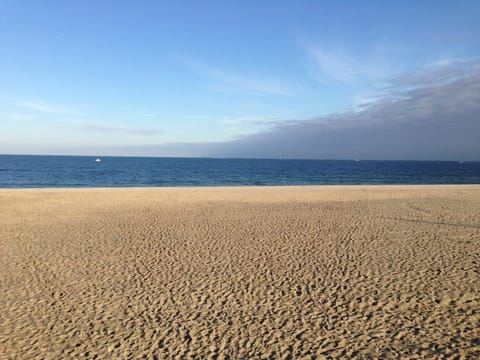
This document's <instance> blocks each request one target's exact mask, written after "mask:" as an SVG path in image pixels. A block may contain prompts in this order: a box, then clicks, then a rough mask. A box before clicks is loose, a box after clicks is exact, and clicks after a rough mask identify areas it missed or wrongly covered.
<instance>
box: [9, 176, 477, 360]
mask: <svg viewBox="0 0 480 360" xmlns="http://www.w3.org/2000/svg"><path fill="white" fill-rule="evenodd" d="M0 273H1V277H0V308H1V312H0V359H64V358H97V359H116V358H121V359H140V358H145V359H166V358H179V359H185V358H187V359H188V358H196V359H205V358H211V359H302V358H304V359H323V358H325V359H330V358H359V359H363V358H372V359H373V358H375V359H376V358H384V359H386V358H402V359H418V358H425V359H435V358H447V359H449V358H451V359H474V358H479V357H480V185H470V186H469V185H465V186H460V185H459V186H456V185H449V186H318V187H315V186H312V187H251V188H248V187H238V188H163V189H162V188H158V189H153V188H152V189H150V188H144V189H142V188H132V189H71V190H65V189H41V190H0Z"/></svg>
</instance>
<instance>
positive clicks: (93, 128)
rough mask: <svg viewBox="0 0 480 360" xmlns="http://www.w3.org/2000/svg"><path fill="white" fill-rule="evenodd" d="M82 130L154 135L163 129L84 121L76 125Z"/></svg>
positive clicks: (160, 132)
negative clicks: (84, 122)
mask: <svg viewBox="0 0 480 360" xmlns="http://www.w3.org/2000/svg"><path fill="white" fill-rule="evenodd" d="M78 128H80V129H81V130H82V131H86V132H92V133H103V134H129V135H139V136H155V135H159V134H162V133H163V131H161V130H159V129H141V128H131V127H122V126H108V125H102V124H92V123H86V124H81V125H79V126H78Z"/></svg>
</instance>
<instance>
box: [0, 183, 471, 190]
mask: <svg viewBox="0 0 480 360" xmlns="http://www.w3.org/2000/svg"><path fill="white" fill-rule="evenodd" d="M360 188H366V189H376V188H378V189H388V188H392V189H400V188H405V189H428V188H437V189H440V188H447V189H450V188H459V189H461V188H466V189H480V184H354V185H352V184H345V185H343V184H334V185H333V184H332V185H229V186H225V185H219V186H216V185H200V186H124V187H121V186H112V187H108V186H105V187H25V188H20V187H18V188H0V191H10V190H13V191H22V190H32V191H36V190H40V191H42V190H48V191H52V190H54V191H55V190H61V191H68V190H73V191H83V190H86V191H89V190H95V191H97V190H115V191H122V190H125V191H128V190H169V191H171V190H177V189H178V190H195V189H208V190H228V189H245V190H248V189H266V190H272V189H278V190H282V189H300V190H301V189H319V190H320V189H339V190H340V189H360Z"/></svg>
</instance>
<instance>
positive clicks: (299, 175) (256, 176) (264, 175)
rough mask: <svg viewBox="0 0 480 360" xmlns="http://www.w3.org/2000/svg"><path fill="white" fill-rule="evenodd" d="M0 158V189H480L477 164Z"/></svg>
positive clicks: (2, 156)
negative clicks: (391, 186) (413, 186)
mask: <svg viewBox="0 0 480 360" xmlns="http://www.w3.org/2000/svg"><path fill="white" fill-rule="evenodd" d="M96 159H97V158H96V157H92V156H43V155H42V156H40V155H0V188H46V187H52V188H69V187H163V186H241V185H246V186H249V185H257V186H258V185H260V186H261V185H364V184H480V162H467V161H465V162H459V161H456V162H453V161H369V160H362V161H355V160H274V159H214V158H164V157H158V158H152V157H150V158H147V157H101V158H100V160H101V161H96Z"/></svg>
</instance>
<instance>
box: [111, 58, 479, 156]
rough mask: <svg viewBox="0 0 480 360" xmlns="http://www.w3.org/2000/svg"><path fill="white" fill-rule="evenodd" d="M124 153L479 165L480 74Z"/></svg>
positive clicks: (400, 81)
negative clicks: (212, 139) (307, 116)
mask: <svg viewBox="0 0 480 360" xmlns="http://www.w3.org/2000/svg"><path fill="white" fill-rule="evenodd" d="M117 150H119V149H117ZM122 150H123V151H122V152H124V153H128V154H130V155H152V156H210V157H248V158H316V159H317V158H323V159H357V158H358V159H391V160H403V159H410V160H480V67H479V65H476V64H471V63H470V64H451V65H449V66H444V67H442V68H439V67H437V68H431V69H430V70H428V71H423V72H421V73H415V74H405V75H402V76H399V77H397V78H394V79H391V81H390V86H389V87H388V88H386V90H385V94H384V95H383V96H382V97H380V98H378V99H377V100H376V101H375V102H373V103H370V105H368V106H366V107H364V108H363V109H362V110H360V111H358V110H357V111H350V112H345V113H340V114H334V115H330V116H324V117H319V118H315V119H311V120H291V121H286V122H282V123H277V124H275V125H272V127H271V128H270V129H269V130H268V131H264V132H260V133H258V134H254V135H249V136H245V137H242V138H239V139H236V140H233V141H229V142H223V143H190V144H168V145H159V146H139V147H129V148H123V149H122Z"/></svg>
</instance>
